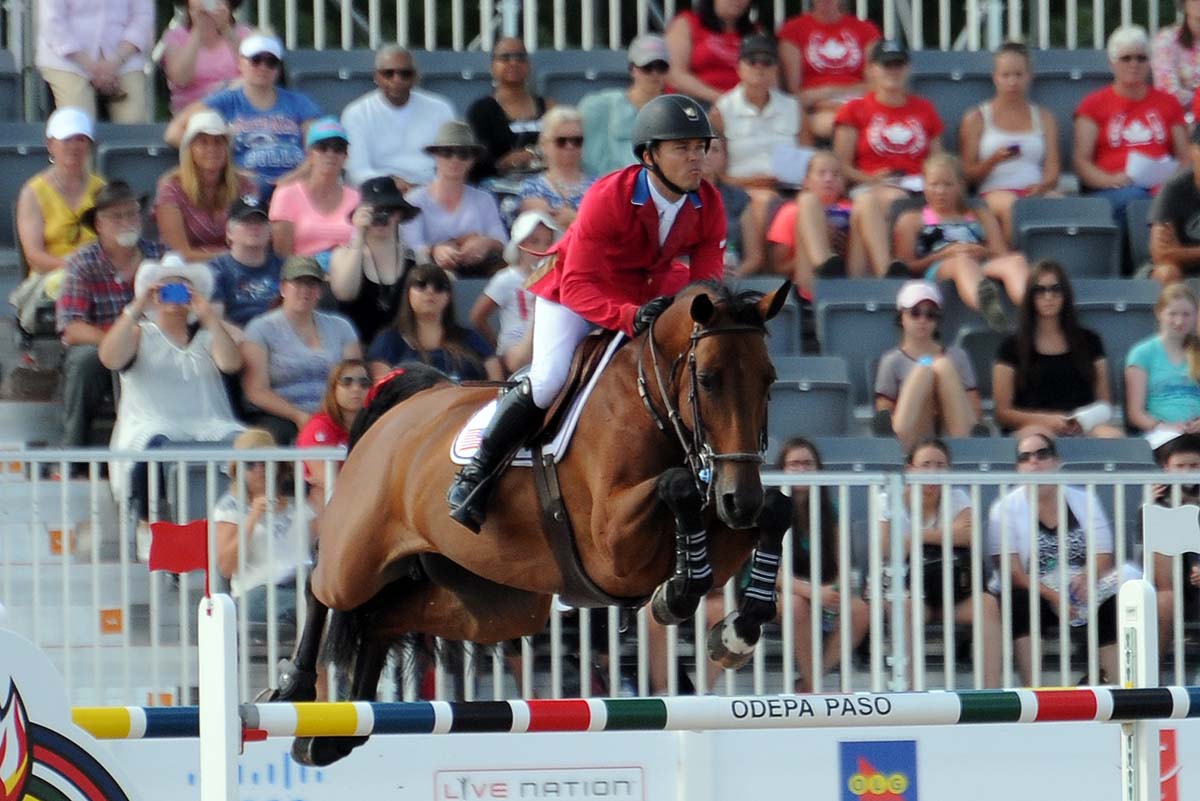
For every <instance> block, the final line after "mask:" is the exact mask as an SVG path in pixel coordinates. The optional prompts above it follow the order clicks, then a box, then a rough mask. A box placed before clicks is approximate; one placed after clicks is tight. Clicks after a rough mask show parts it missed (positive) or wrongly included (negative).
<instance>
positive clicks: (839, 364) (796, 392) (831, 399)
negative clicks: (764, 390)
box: [767, 356, 851, 442]
mask: <svg viewBox="0 0 1200 801" xmlns="http://www.w3.org/2000/svg"><path fill="white" fill-rule="evenodd" d="M774 362H775V370H776V374H777V376H776V380H775V383H774V384H773V385H772V386H771V401H770V404H769V406H768V413H767V433H768V436H769V437H770V438H771V439H772V440H777V441H780V442H782V441H783V440H785V439H787V438H788V437H790V436H793V435H795V434H797V433H803V434H804V435H805V436H808V437H840V436H845V434H846V429H847V424H848V421H849V417H850V411H851V403H850V377H849V375H847V373H846V363H845V362H844V361H842V360H841V359H840V358H838V357H836V356H793V357H782V358H776V359H774Z"/></svg>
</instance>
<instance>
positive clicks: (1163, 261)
mask: <svg viewBox="0 0 1200 801" xmlns="http://www.w3.org/2000/svg"><path fill="white" fill-rule="evenodd" d="M1191 141H1192V145H1191V147H1190V148H1189V151H1190V153H1191V169H1190V170H1186V169H1185V170H1181V171H1180V172H1178V173H1176V174H1175V175H1173V176H1171V177H1170V178H1168V179H1167V180H1166V181H1165V182H1164V183H1163V185H1162V190H1161V191H1160V192H1159V193H1158V194H1157V195H1155V196H1154V201H1153V202H1152V203H1151V204H1150V212H1149V214H1148V215H1147V222H1149V223H1150V259H1151V261H1152V262H1153V263H1154V269H1153V271H1152V272H1151V273H1150V276H1151V277H1152V278H1156V279H1158V280H1159V281H1162V282H1163V283H1164V284H1170V283H1173V282H1175V281H1182V280H1183V279H1185V278H1193V277H1195V276H1196V275H1198V274H1200V128H1197V129H1196V130H1195V131H1193V132H1192V138H1191Z"/></svg>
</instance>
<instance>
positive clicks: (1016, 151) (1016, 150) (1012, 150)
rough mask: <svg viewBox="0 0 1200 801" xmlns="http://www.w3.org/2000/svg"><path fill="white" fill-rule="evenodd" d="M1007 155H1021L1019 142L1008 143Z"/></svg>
mask: <svg viewBox="0 0 1200 801" xmlns="http://www.w3.org/2000/svg"><path fill="white" fill-rule="evenodd" d="M1008 155H1010V156H1019V155H1021V143H1020V142H1013V143H1012V144H1011V145H1009V146H1008Z"/></svg>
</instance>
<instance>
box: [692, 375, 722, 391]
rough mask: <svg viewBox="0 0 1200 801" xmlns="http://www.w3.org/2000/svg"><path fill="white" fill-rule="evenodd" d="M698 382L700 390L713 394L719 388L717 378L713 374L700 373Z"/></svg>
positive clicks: (697, 377) (697, 378)
mask: <svg viewBox="0 0 1200 801" xmlns="http://www.w3.org/2000/svg"><path fill="white" fill-rule="evenodd" d="M696 381H697V383H699V384H700V388H701V389H703V390H704V391H706V392H712V391H713V390H714V389H716V387H717V377H716V376H715V375H713V374H712V373H700V375H698V376H696Z"/></svg>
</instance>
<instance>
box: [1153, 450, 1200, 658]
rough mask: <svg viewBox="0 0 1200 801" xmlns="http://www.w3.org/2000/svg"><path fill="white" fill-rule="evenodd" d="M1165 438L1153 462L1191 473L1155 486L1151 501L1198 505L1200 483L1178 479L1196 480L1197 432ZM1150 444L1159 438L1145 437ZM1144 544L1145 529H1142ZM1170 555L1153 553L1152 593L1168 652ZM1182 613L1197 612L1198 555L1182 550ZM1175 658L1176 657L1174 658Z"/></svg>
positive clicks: (1161, 642)
mask: <svg viewBox="0 0 1200 801" xmlns="http://www.w3.org/2000/svg"><path fill="white" fill-rule="evenodd" d="M1164 433H1165V434H1166V437H1167V439H1166V441H1165V442H1161V444H1159V445H1158V446H1157V447H1155V448H1154V461H1155V462H1157V463H1158V466H1159V467H1160V468H1162V470H1163V472H1164V473H1174V474H1179V473H1190V474H1191V475H1190V476H1186V477H1185V476H1180V475H1175V476H1174V477H1173V478H1174V480H1173V481H1172V483H1170V484H1155V485H1154V503H1156V504H1158V505H1160V506H1182V505H1184V504H1192V505H1193V506H1200V485H1197V484H1181V483H1179V482H1180V481H1184V480H1193V481H1194V480H1195V475H1196V474H1197V473H1200V435H1196V434H1179V433H1176V432H1164ZM1147 439H1149V440H1150V442H1151V444H1152V445H1153V444H1154V443H1155V442H1156V441H1161V440H1162V438H1161V437H1158V438H1154V437H1147ZM1142 538H1143V545H1144V543H1145V532H1144V531H1143V532H1142ZM1173 561H1174V560H1173V557H1171V556H1168V555H1166V554H1161V553H1155V554H1154V593H1155V599H1156V600H1157V602H1158V651H1159V654H1160V656H1161V655H1164V654H1166V653H1167V647H1168V644H1169V643H1171V642H1172V641H1173V640H1174V634H1175V630H1174V621H1175V581H1174V564H1173ZM1181 561H1182V564H1181V567H1182V571H1181V574H1182V577H1183V586H1182V590H1183V593H1182V595H1183V616H1184V619H1185V620H1195V619H1196V616H1197V615H1198V614H1200V555H1197V554H1196V553H1191V552H1189V553H1185V554H1183V556H1182V560H1181ZM1177 658H1178V657H1177Z"/></svg>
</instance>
